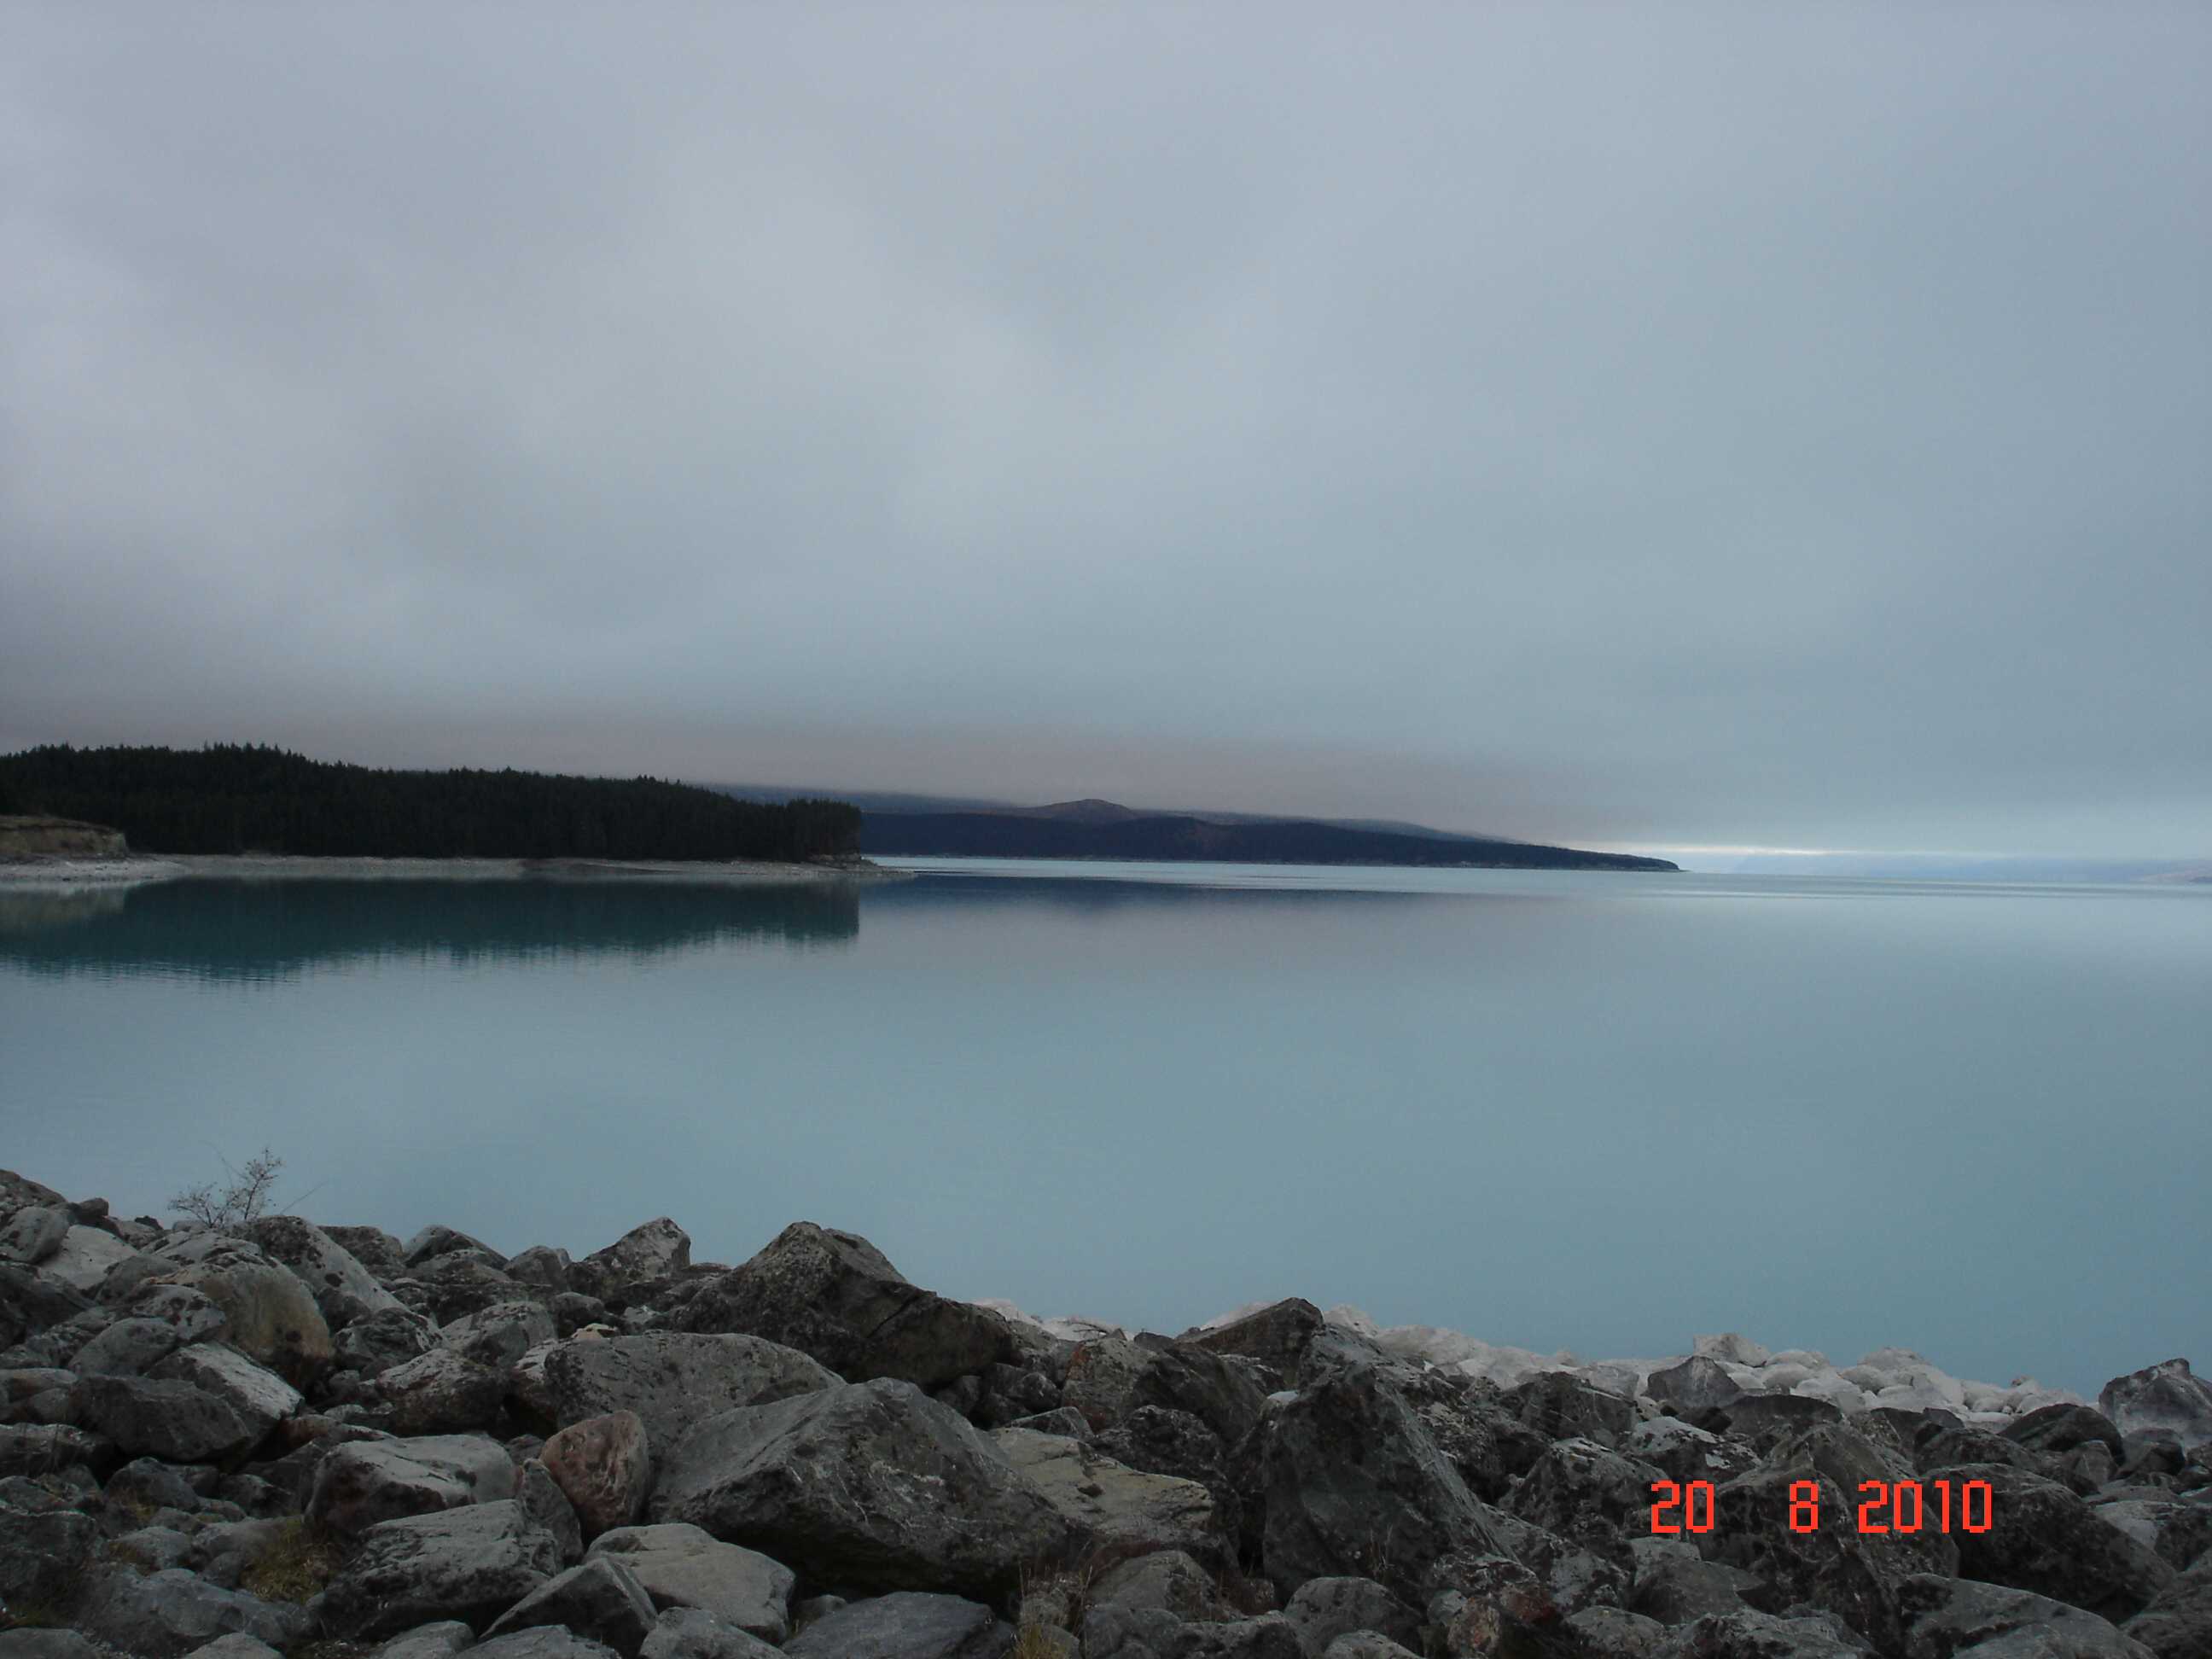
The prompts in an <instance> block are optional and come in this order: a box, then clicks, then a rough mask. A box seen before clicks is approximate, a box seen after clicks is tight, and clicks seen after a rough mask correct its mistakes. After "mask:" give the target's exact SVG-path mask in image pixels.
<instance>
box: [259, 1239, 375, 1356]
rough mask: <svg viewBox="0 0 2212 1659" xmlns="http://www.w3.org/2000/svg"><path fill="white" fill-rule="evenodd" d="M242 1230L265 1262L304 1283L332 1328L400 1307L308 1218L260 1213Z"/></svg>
mask: <svg viewBox="0 0 2212 1659" xmlns="http://www.w3.org/2000/svg"><path fill="white" fill-rule="evenodd" d="M246 1237H249V1238H251V1239H252V1241H253V1242H254V1243H256V1244H258V1245H259V1246H260V1247H261V1249H262V1251H263V1253H264V1255H267V1256H268V1257H269V1259H270V1261H274V1262H276V1264H277V1265H278V1266H280V1267H285V1268H287V1269H289V1271H290V1272H291V1273H292V1274H293V1275H294V1276H295V1278H297V1279H299V1280H300V1282H301V1284H302V1285H306V1286H307V1293H308V1294H309V1295H310V1296H312V1297H314V1298H315V1306H316V1307H318V1308H319V1309H320V1310H322V1315H323V1322H324V1323H325V1324H326V1325H328V1326H329V1327H330V1328H331V1330H332V1331H342V1330H343V1329H344V1328H346V1327H347V1326H349V1325H350V1324H352V1323H353V1322H354V1321H356V1319H360V1318H362V1317H365V1316H368V1315H369V1314H374V1313H388V1312H390V1311H392V1310H394V1309H396V1308H398V1307H399V1306H400V1305H401V1304H400V1301H399V1298H398V1297H396V1296H394V1295H392V1292H391V1291H387V1290H386V1289H385V1288H384V1286H383V1285H380V1284H378V1283H377V1281H376V1276H375V1275H374V1273H370V1272H369V1270H368V1268H367V1267H364V1266H362V1263H361V1261H359V1260H358V1259H357V1258H356V1256H355V1255H354V1254H353V1252H352V1251H350V1250H349V1249H346V1248H345V1246H344V1245H343V1244H341V1243H338V1242H337V1240H336V1239H335V1238H332V1237H331V1236H330V1235H329V1234H328V1233H326V1232H325V1231H323V1230H322V1229H321V1228H320V1227H318V1226H316V1225H314V1224H313V1222H309V1221H303V1220H301V1218H299V1217H298V1216H295V1215H266V1216H263V1217H261V1218H259V1219H258V1220H257V1221H254V1222H252V1223H251V1224H250V1225H248V1226H247V1227H246Z"/></svg>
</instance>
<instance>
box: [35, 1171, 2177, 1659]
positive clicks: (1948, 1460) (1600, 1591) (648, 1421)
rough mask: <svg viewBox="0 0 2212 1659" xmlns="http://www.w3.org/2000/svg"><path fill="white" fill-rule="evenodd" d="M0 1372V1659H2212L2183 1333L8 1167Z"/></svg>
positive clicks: (808, 1226) (805, 1224) (799, 1225)
mask: <svg viewBox="0 0 2212 1659" xmlns="http://www.w3.org/2000/svg"><path fill="white" fill-rule="evenodd" d="M0 1349H4V1352H0V1407H4V1413H0V1416H4V1425H0V1596H4V1597H5V1601H6V1608H7V1611H6V1613H5V1615H4V1616H0V1625H5V1626H11V1628H7V1629H6V1630H5V1631H4V1633H0V1659H32V1656H36V1659H87V1656H90V1655H92V1654H94V1653H99V1652H107V1653H118V1654H130V1655H140V1656H146V1659H174V1656H181V1655H185V1654H194V1653H197V1654H206V1655H210V1656H221V1659H253V1656H265V1655H267V1654H269V1653H270V1651H271V1650H276V1651H281V1652H283V1653H287V1654H291V1655H295V1656H314V1659H353V1656H366V1655H369V1654H371V1653H374V1654H375V1655H377V1656H380V1659H438V1656H444V1655H448V1654H454V1653H460V1652H464V1651H465V1652H466V1653H468V1654H469V1655H471V1656H472V1659H478V1656H480V1659H563V1656H566V1659H586V1656H592V1659H598V1656H605V1655H607V1654H609V1653H612V1654H618V1655H621V1656H623V1659H638V1656H643V1659H763V1656H774V1655H776V1654H779V1653H781V1654H787V1655H791V1656H798V1659H1000V1656H1005V1655H1009V1654H1012V1655H1017V1656H1020V1659H1044V1656H1073V1655H1082V1656H1085V1659H1387V1656H1402V1655H1407V1654H1445V1655H1473V1654H1498V1655H1541V1656H1547V1659H1548V1656H1557V1659H1571V1656H1578V1655H1587V1656H1607V1659H1610V1656H1620V1659H1628V1656H1645V1655H1648V1656H1655V1659H1657V1656H1666V1659H1676V1656H1682V1659H1687V1656H1699V1659H1790V1656H1803V1659H1829V1656H1843V1655H1850V1654H1878V1655H1885V1656H1889V1655H1896V1656H1905V1659H1950V1656H1953V1655H1958V1654H1973V1655H1978V1656H1980V1659H2033V1656H2092V1655H2095V1656H2102V1655H2113V1656H2119V1655H2128V1656H2149V1655H2156V1656H2159V1659H2183V1656H2193V1659H2203V1656H2206V1655H2212V1553H2208V1546H2212V1388H2208V1387H2207V1386H2206V1385H2205V1384H2204V1383H2203V1382H2201V1381H2199V1380H2198V1379H2197V1377H2195V1376H2192V1375H2191V1371H2190V1368H2189V1365H2188V1364H2187V1362H2186V1361H2184V1360H2179V1359H2177V1360H2172V1361H2168V1362H2167V1363H2166V1364H2162V1365H2158V1366H2154V1367H2153V1368H2151V1369H2150V1370H2144V1371H2138V1372H2136V1373H2135V1374H2133V1375H2131V1376H2123V1377H2118V1378H2116V1379H2114V1380H2113V1381H2112V1383H2109V1384H2107V1385H2106V1388H2105V1389H2104V1390H2103V1392H2102V1394H2101V1395H2100V1397H2099V1400H2098V1402H2097V1404H2096V1406H2094V1407H2091V1406H2089V1405H2087V1403H2085V1402H2083V1401H2079V1400H2077V1399H2075V1398H2074V1397H2073V1396H2070V1395H2056V1394H2053V1393H2051V1392H2050V1391H2046V1390H2041V1389H2036V1388H2034V1387H2033V1384H2030V1383H2026V1382H2021V1383H2016V1384H2015V1385H2012V1386H2010V1387H2008V1388H2003V1389H1998V1388H1995V1387H1992V1386H1986V1385H1979V1384H1972V1383H1959V1382H1956V1381H1954V1380H1953V1379H1952V1378H1949V1377H1948V1376H1944V1375H1943V1374H1942V1373H1941V1372H1940V1371H1937V1370H1935V1368H1933V1367H1932V1366H1930V1365H1929V1364H1927V1363H1926V1362H1925V1361H1923V1360H1922V1359H1921V1358H1919V1357H1918V1356H1917V1355H1915V1354H1912V1353H1910V1352H1905V1351H1902V1350H1898V1349H1884V1350H1882V1351H1881V1352H1877V1353H1875V1354H1870V1355H1869V1356H1867V1358H1865V1359H1864V1360H1863V1362H1861V1364H1858V1365H1856V1366H1850V1367H1844V1368H1842V1369H1840V1370H1839V1369H1838V1368H1836V1367H1833V1366H1832V1365H1830V1364H1829V1363H1828V1362H1827V1360H1826V1358H1824V1357H1823V1356H1821V1355H1819V1354H1817V1353H1812V1352H1790V1353H1782V1354H1769V1353H1767V1352H1765V1350H1764V1349H1762V1348H1759V1346H1757V1345H1756V1344H1753V1343H1750V1342H1747V1341H1745V1340H1743V1339H1741V1338H1739V1337H1733V1336H1730V1337H1722V1338H1701V1339H1699V1342H1698V1344H1697V1352H1695V1353H1694V1354H1692V1355H1690V1356H1688V1357H1686V1358H1671V1359H1667V1360H1658V1361H1651V1362H1628V1361H1622V1362H1612V1363H1610V1364H1596V1365H1582V1364H1577V1363H1576V1362H1574V1361H1572V1360H1571V1358H1566V1357H1561V1358H1555V1359H1552V1360H1543V1359H1540V1358H1537V1357H1536V1356H1534V1355H1528V1354H1522V1353H1521V1352H1518V1351H1516V1350H1508V1349H1498V1348H1492V1347H1490V1346H1486V1345H1484V1344H1481V1343H1479V1342H1475V1341H1474V1340H1472V1339H1469V1338H1466V1337H1462V1336H1458V1335H1456V1334H1454V1333H1449V1332H1439V1331H1433V1330H1428V1329H1425V1328H1402V1329H1398V1330H1390V1331H1384V1330H1378V1329H1376V1328H1375V1327H1374V1326H1373V1325H1372V1323H1371V1322H1368V1321H1366V1320H1364V1318H1363V1317H1362V1316H1359V1315H1358V1314H1357V1313H1356V1312H1354V1311H1352V1310H1332V1311H1331V1312H1330V1313H1328V1314H1327V1315H1324V1314H1322V1312H1321V1311H1320V1310H1317V1309H1316V1308H1315V1307H1314V1306H1312V1304H1309V1303H1304V1302H1299V1301H1289V1302H1281V1303H1277V1304H1273V1305H1271V1306H1267V1307H1264V1308H1258V1309H1254V1310H1245V1311H1243V1312H1242V1313H1240V1314H1239V1315H1237V1316H1231V1317H1229V1318H1227V1319H1225V1320H1223V1321H1220V1322H1216V1323H1214V1324H1212V1325H1211V1326H1207V1327H1202V1328H1198V1329H1196V1330H1193V1331H1188V1332H1186V1333H1184V1334H1182V1336H1179V1337H1168V1336H1161V1335H1154V1334H1138V1335H1134V1336H1131V1335H1129V1334H1125V1333H1123V1332H1121V1331H1120V1330H1118V1329H1116V1328H1112V1327H1109V1326H1103V1325H1097V1324H1092V1323H1088V1322H1039V1321H1036V1320H1033V1319H1031V1318H1030V1317H1029V1316H1026V1315H1024V1314H1022V1313H1021V1312H1020V1311H1019V1310H1014V1309H1012V1308H1009V1307H1007V1306H1006V1305H1005V1304H989V1305H977V1304H969V1303H963V1302H957V1301H953V1300H951V1299H949V1298H946V1297H939V1296H936V1295H933V1294H932V1293H931V1292H929V1291H924V1290H921V1289H919V1288H917V1287H916V1286H915V1285H910V1284H908V1282H907V1281H906V1280H905V1279H903V1278H902V1277H901V1276H900V1275H899V1273H897V1271H896V1269H895V1268H894V1267H892V1266H891V1264H890V1262H889V1261H886V1260H885V1259H884V1256H883V1255H881V1254H880V1253H879V1252H878V1251H877V1250H876V1249H874V1248H873V1247H872V1245H870V1244H869V1243H867V1242H866V1240H864V1239H861V1238H859V1237H854V1235H852V1234H849V1233H841V1232H835V1231H829V1230H826V1229H823V1228H821V1227H817V1226H814V1225H811V1224H808V1223H799V1224H797V1225H793V1226H791V1227H788V1228H787V1229H786V1230H785V1231H783V1232H782V1233H781V1235H779V1236H778V1237H776V1238H775V1241H774V1242H773V1243H770V1244H769V1246H768V1247H767V1248H766V1249H763V1250H762V1251H761V1253H760V1254H759V1255H756V1256H755V1257H753V1258H752V1260H750V1261H747V1262H745V1263H744V1264H743V1265H741V1266H739V1267H734V1268H732V1267H721V1266H718V1265H714V1264H709V1263H702V1262H693V1261H691V1260H690V1240H689V1238H688V1237H686V1236H685V1235H684V1232H683V1231H682V1230H681V1229H679V1228H678V1226H677V1225H675V1224H674V1223H673V1222H671V1221H669V1220H666V1219H665V1218H664V1219H660V1220H655V1221H650V1222H647V1223H646V1224H645V1225H642V1226H641V1227H639V1228H637V1229H635V1231H632V1232H630V1233H629V1234H627V1235H626V1236H624V1237H623V1238H621V1239H619V1240H617V1242H616V1243H613V1244H611V1245H610V1246H608V1247H607V1248H606V1249H602V1250H599V1251H598V1252H596V1253H594V1254H593V1255H588V1256H586V1257H583V1258H582V1259H580V1260H572V1259H571V1258H570V1257H569V1256H568V1254H567V1253H566V1252H565V1251H562V1250H558V1249H550V1248H547V1247H545V1246H543V1245H538V1246H533V1247H532V1248H531V1249H526V1250H524V1251H522V1252H521V1253H520V1255H513V1256H507V1255H501V1254H500V1253H499V1252H498V1251H496V1250H495V1249H491V1248H490V1247H489V1246H488V1245H486V1244H484V1243H482V1242H481V1241H479V1240H477V1239H474V1238H471V1237H468V1236H467V1235H465V1234H463V1233H459V1232H456V1231H452V1230H451V1229H448V1228H445V1227H432V1228H429V1229H427V1230H425V1231H422V1233H419V1234H417V1235H416V1237H414V1238H412V1239H411V1240H409V1241H407V1242H406V1243H401V1242H400V1241H399V1240H398V1239H397V1238H395V1237H392V1235H390V1234H388V1233H385V1232H382V1231H379V1230H377V1229H376V1228H374V1227H324V1228H318V1227H316V1226H313V1225H309V1224H308V1223H307V1222H305V1221H302V1220H301V1219H299V1218H295V1217H289V1216H281V1217H271V1218H263V1219H260V1220H257V1221H255V1222H253V1223H252V1224H251V1225H245V1226H242V1227H239V1228H236V1229H231V1230H216V1229H211V1228H184V1227H179V1228H167V1229H165V1228H163V1227H162V1226H161V1225H159V1224H158V1223H155V1222H154V1221H152V1220H149V1219H140V1220H136V1221H125V1220H121V1219H118V1218H116V1217H114V1216H112V1215H111V1214H109V1213H108V1210H107V1206H106V1204H105V1203H104V1202H102V1201H101V1200H97V1199H94V1200H83V1201H80V1202H76V1203H71V1202H70V1201H68V1200H64V1198H63V1197H62V1196H61V1195H60V1194H57V1193H55V1192H52V1191H51V1190H49V1189H48V1188H44V1187H41V1186H40V1185H38V1184H37V1183H36V1182H30V1181H26V1180H24V1179H22V1178H21V1177H20V1176H13V1175H10V1174H8V1173H6V1172H0ZM1665 1483H1673V1491H1674V1495H1675V1497H1676V1498H1678V1499H1679V1502H1678V1503H1674V1504H1670V1503H1668V1501H1667V1499H1668V1488H1667V1486H1666V1485H1665ZM1655 1487H1657V1488H1658V1490H1657V1491H1656V1492H1655ZM1969 1492H1978V1493H1979V1494H1980V1498H1981V1501H1982V1502H1983V1509H1982V1510H1981V1511H1980V1512H1977V1511H1976V1510H1975V1509H1974V1508H1973V1502H1974V1501H1975V1500H1973V1499H1966V1501H1965V1504H1964V1507H1963V1510H1961V1511H1953V1510H1951V1509H1950V1504H1951V1503H1952V1501H1953V1499H1954V1497H1957V1498H1962V1499H1965V1498H1966V1494H1967V1493H1969ZM1869 1494H1874V1497H1873V1498H1871V1499H1870V1498H1869ZM1908 1494H1909V1495H1910V1498H1909V1504H1908ZM1939 1502H1941V1503H1942V1504H1943V1505H1944V1510H1945V1514H1944V1518H1943V1522H1942V1524H1939V1523H1938V1520H1937V1504H1938V1503H1939ZM1655 1504H1658V1505H1659V1508H1658V1510H1657V1511H1656V1513H1655V1507H1654V1506H1655ZM1862 1504H1871V1508H1870V1509H1869V1510H1862V1509H1861V1507H1860V1506H1861V1505H1862ZM1793 1506H1795V1507H1793ZM1914 1511H1917V1512H1918V1520H1919V1524H1918V1525H1917V1529H1914V1530H1911V1531H1907V1530H1904V1529H1903V1528H1904V1525H1905V1522H1906V1521H1907V1520H1908V1519H1911V1518H1912V1516H1913V1512H1914ZM1793 1514H1794V1515H1795V1516H1796V1517H1797V1518H1798V1520H1799V1521H1800V1522H1804V1523H1806V1524H1803V1525H1802V1529H1799V1528H1793V1526H1792V1517H1793ZM1862 1520H1866V1521H1869V1522H1872V1523H1874V1524H1885V1523H1887V1524H1890V1526H1891V1529H1890V1530H1888V1531H1887V1532H1875V1531H1873V1530H1871V1529H1865V1530H1863V1529H1862V1528H1861V1525H1860V1522H1861V1521H1862ZM1970 1521H1979V1522H1981V1523H1982V1524H1981V1525H1980V1526H1978V1528H1975V1529H1972V1530H1970V1529H1968V1524H1967V1523H1968V1522H1970ZM1668 1524H1672V1525H1674V1526H1676V1527H1680V1528H1682V1530H1680V1531H1677V1532H1673V1533H1665V1532H1660V1531H1656V1530H1655V1526H1665V1525H1668Z"/></svg>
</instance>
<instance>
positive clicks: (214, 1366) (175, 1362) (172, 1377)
mask: <svg viewBox="0 0 2212 1659" xmlns="http://www.w3.org/2000/svg"><path fill="white" fill-rule="evenodd" d="M147 1375H148V1376H151V1377H153V1378H155V1380H157V1381H161V1382H168V1383H190V1384H191V1386H192V1387H194V1388H196V1389H200V1390H202V1391H203V1392H204V1393H207V1394H211V1395H215V1397H216V1399H218V1400H224V1401H228V1402H229V1403H230V1404H231V1405H233V1406H234V1407H237V1409H238V1413H239V1415H240V1416H241V1417H243V1418H245V1419H246V1421H247V1422H249V1423H252V1424H253V1425H256V1427H258V1429H259V1431H260V1432H261V1433H262V1434H263V1435H266V1434H267V1433H268V1432H269V1431H270V1430H271V1429H273V1428H275V1427H276V1425H278V1424H279V1423H281V1422H283V1420H284V1419H286V1418H288V1417H292V1416H295V1415H297V1414H298V1413H299V1411H300V1408H301V1407H302V1406H304V1405H305V1404H306V1403H307V1401H304V1400H303V1399H301V1395H300V1391H299V1390H298V1389H295V1388H294V1387H293V1386H292V1385H291V1384H290V1383H287V1382H286V1381H285V1380H284V1379H283V1377H281V1376H277V1375H276V1372H274V1371H271V1370H264V1369H263V1368H262V1367H260V1366H258V1365H257V1364H254V1363H253V1362H252V1360H251V1359H248V1358H246V1356H245V1355H244V1354H242V1353H240V1352H238V1350H237V1349H235V1348H233V1347H229V1346H226V1345H225V1344H223V1343H220V1342H195V1343H193V1344H192V1345H191V1346H189V1347H185V1348H179V1349H178V1350H177V1351H176V1352H174V1353H173V1354H171V1355H169V1356H168V1358H166V1359H164V1360H162V1361H161V1363H160V1364H157V1365H155V1367H154V1369H153V1370H150V1371H149V1372H148V1373H147Z"/></svg>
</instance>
